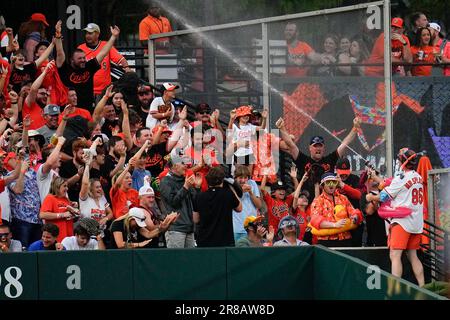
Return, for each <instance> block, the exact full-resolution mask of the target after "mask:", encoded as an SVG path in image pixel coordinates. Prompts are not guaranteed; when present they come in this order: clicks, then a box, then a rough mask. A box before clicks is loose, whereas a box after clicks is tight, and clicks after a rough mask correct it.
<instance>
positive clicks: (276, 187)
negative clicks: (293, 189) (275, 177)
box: [270, 181, 287, 191]
mask: <svg viewBox="0 0 450 320" xmlns="http://www.w3.org/2000/svg"><path fill="white" fill-rule="evenodd" d="M270 188H271V189H272V191H275V190H286V189H287V187H286V185H285V184H284V183H283V182H282V181H277V182H275V183H273V184H272V185H271V186H270Z"/></svg>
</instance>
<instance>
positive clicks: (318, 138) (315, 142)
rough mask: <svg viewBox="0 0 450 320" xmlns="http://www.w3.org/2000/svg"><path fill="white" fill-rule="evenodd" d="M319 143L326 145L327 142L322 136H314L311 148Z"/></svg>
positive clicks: (310, 142) (310, 143)
mask: <svg viewBox="0 0 450 320" xmlns="http://www.w3.org/2000/svg"><path fill="white" fill-rule="evenodd" d="M317 143H320V144H325V140H324V139H323V137H321V136H314V137H312V138H311V141H309V145H310V146H311V145H313V144H317Z"/></svg>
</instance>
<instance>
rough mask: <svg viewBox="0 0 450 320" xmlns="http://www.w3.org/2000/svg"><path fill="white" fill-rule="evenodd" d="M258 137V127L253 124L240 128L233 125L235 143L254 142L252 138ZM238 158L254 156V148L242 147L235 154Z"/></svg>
mask: <svg viewBox="0 0 450 320" xmlns="http://www.w3.org/2000/svg"><path fill="white" fill-rule="evenodd" d="M254 135H256V126H255V125H253V124H250V123H249V124H246V125H243V126H241V127H240V128H239V127H238V126H237V125H235V124H233V143H236V142H238V141H248V142H250V141H251V140H252V136H254ZM234 154H235V155H236V156H237V157H244V156H248V155H250V154H253V149H252V146H251V145H250V146H249V147H248V148H244V147H240V148H238V149H237V150H236V152H235V153H234Z"/></svg>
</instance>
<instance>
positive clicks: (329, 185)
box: [325, 181, 339, 187]
mask: <svg viewBox="0 0 450 320" xmlns="http://www.w3.org/2000/svg"><path fill="white" fill-rule="evenodd" d="M338 183H339V182H337V181H325V185H326V186H327V187H336V186H337V185H338Z"/></svg>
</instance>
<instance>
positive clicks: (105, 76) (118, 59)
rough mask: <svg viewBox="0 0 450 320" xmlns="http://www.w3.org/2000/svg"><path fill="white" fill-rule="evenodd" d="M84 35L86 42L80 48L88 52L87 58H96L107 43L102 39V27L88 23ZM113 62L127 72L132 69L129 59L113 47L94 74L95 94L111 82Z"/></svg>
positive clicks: (99, 92)
mask: <svg viewBox="0 0 450 320" xmlns="http://www.w3.org/2000/svg"><path fill="white" fill-rule="evenodd" d="M83 30H84V31H86V34H85V36H84V38H85V40H86V42H85V43H83V44H80V45H79V46H78V49H81V50H83V51H84V53H85V54H86V60H91V59H94V58H95V57H96V56H97V55H98V54H99V53H100V51H101V50H102V48H103V47H104V46H105V45H106V41H100V40H99V36H100V27H99V26H98V25H97V24H95V23H88V25H87V26H86V28H84V29H83ZM111 62H112V63H114V64H116V65H119V66H121V67H122V68H123V69H124V71H125V72H129V71H131V70H130V68H129V66H128V62H127V60H126V59H125V58H124V57H123V56H122V55H121V54H120V53H119V51H117V49H116V48H114V47H112V48H111V50H110V51H109V53H108V54H107V55H106V56H105V57H104V58H103V60H102V61H101V62H100V69H99V70H98V71H97V72H96V73H95V75H94V94H95V95H99V94H101V93H102V91H103V89H105V88H106V87H107V86H109V85H110V84H111Z"/></svg>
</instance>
